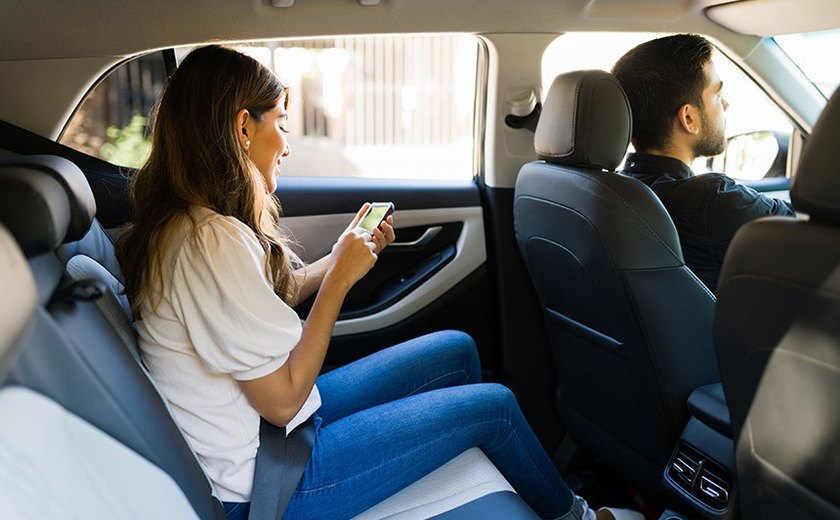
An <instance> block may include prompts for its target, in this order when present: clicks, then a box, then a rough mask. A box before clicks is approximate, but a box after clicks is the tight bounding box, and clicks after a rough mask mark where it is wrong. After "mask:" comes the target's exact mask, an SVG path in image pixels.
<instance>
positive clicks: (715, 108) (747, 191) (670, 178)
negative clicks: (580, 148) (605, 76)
mask: <svg viewBox="0 0 840 520" xmlns="http://www.w3.org/2000/svg"><path fill="white" fill-rule="evenodd" d="M713 50H714V47H713V46H712V44H711V43H709V41H708V40H706V39H705V38H703V37H702V36H697V35H694V34H679V35H676V36H668V37H665V38H659V39H657V40H652V41H649V42H646V43H643V44H641V45H639V46H637V47H635V48H633V49H631V50H630V51H629V52H627V54H625V55H624V56H622V57H621V59H619V60H618V62H617V63H616V64H615V66H614V67H613V71H612V72H613V74H614V75H615V76H616V77H617V78H618V81H619V82H621V85H622V86H623V87H624V90H625V91H626V92H627V97H628V98H629V100H630V107H631V110H632V112H633V135H632V137H631V142H632V143H633V147H634V148H635V149H636V153H631V154H628V155H627V160H626V161H625V166H624V171H623V172H622V173H624V174H625V175H628V176H630V177H633V178H635V179H638V180H640V181H642V182H643V183H645V184H647V185H648V186H649V187H650V188H651V189H652V190H653V192H654V193H656V195H657V196H658V197H659V199H660V200H661V201H662V204H663V205H664V206H665V208H666V209H667V210H668V213H669V214H670V215H671V218H672V219H673V221H674V225H675V226H676V228H677V232H678V233H679V236H680V242H681V244H682V248H683V256H684V258H685V262H686V264H687V265H688V266H689V267H690V268H691V270H692V271H694V273H695V274H696V275H697V277H698V278H700V280H702V281H703V283H704V284H706V286H707V287H708V288H709V290H711V291H712V292H713V293H714V292H715V290H716V288H717V282H718V277H719V276H720V268H721V264H722V263H723V256H724V254H725V253H726V249H727V248H728V247H729V242H730V241H731V240H732V237H733V236H734V235H735V231H737V230H738V228H739V227H741V226H742V225H743V224H745V223H747V222H749V221H751V220H754V219H757V218H759V217H765V216H769V215H786V216H794V212H793V209H791V206H790V204H789V203H787V202H784V201H781V200H777V199H772V198H770V197H767V196H765V195H762V194H760V193H758V192H756V191H755V190H753V189H751V188H749V187H747V186H743V185H741V184H738V183H737V182H735V181H734V180H732V179H731V178H729V177H727V176H726V175H724V174H722V173H706V174H702V175H695V174H694V172H692V170H691V167H690V166H689V165H690V164H691V163H692V162H693V161H694V159H696V158H697V157H704V156H711V155H717V154H719V153H721V152H723V151H724V149H725V148H726V137H725V134H724V127H725V125H726V116H725V112H726V109H727V108H728V107H729V104H728V103H727V102H726V100H725V99H724V98H723V92H722V90H723V82H721V80H720V78H719V77H718V75H717V71H716V70H715V66H714V64H713V63H712V61H711V57H712V52H713Z"/></svg>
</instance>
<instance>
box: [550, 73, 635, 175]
mask: <svg viewBox="0 0 840 520" xmlns="http://www.w3.org/2000/svg"><path fill="white" fill-rule="evenodd" d="M631 130H632V116H631V113H630V103H629V102H628V100H627V95H626V94H625V93H624V89H622V88H621V85H620V84H619V82H618V80H617V79H616V78H615V77H614V76H613V75H612V74H610V73H609V72H604V71H602V70H584V71H575V72H568V73H565V74H561V75H559V76H557V77H556V78H555V79H554V82H553V83H552V84H551V88H550V89H549V91H548V95H547V96H546V99H545V104H544V105H543V109H542V114H541V115H540V120H539V123H538V124H537V131H536V135H535V136H534V148H535V149H536V152H537V155H538V156H539V158H540V159H543V160H545V161H546V162H550V163H554V164H561V165H569V166H577V167H582V168H593V169H603V170H610V171H612V170H615V168H616V167H617V166H618V165H619V164H621V160H622V158H623V157H624V154H625V153H626V152H627V145H628V144H629V143H630V132H631Z"/></svg>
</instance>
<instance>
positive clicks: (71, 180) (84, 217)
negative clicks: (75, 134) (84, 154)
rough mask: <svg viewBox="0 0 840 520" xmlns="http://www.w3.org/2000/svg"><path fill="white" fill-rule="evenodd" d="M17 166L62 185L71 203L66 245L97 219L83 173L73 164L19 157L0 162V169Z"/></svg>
mask: <svg viewBox="0 0 840 520" xmlns="http://www.w3.org/2000/svg"><path fill="white" fill-rule="evenodd" d="M6 166H20V167H24V168H28V169H30V170H37V171H39V172H43V173H45V174H47V175H49V176H50V177H52V178H53V179H55V180H56V181H58V183H59V184H61V186H62V188H63V189H64V190H65V191H66V192H67V198H68V199H69V201H70V225H69V227H68V229H67V235H66V236H65V237H64V241H65V242H75V241H76V240H81V238H82V237H84V236H85V234H86V233H87V232H88V230H89V229H90V226H91V223H92V222H93V219H94V217H95V216H96V200H95V199H94V198H93V192H92V191H91V190H90V184H88V181H87V178H86V177H85V174H84V173H82V170H80V169H79V167H78V166H76V165H75V164H74V163H73V162H72V161H69V160H67V159H65V158H63V157H58V156H55V155H20V156H17V157H10V158H8V159H3V160H2V161H0V168H3V167H6Z"/></svg>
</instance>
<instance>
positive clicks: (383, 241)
mask: <svg viewBox="0 0 840 520" xmlns="http://www.w3.org/2000/svg"><path fill="white" fill-rule="evenodd" d="M368 208H370V202H365V203H364V204H362V207H361V208H360V209H359V211H358V213H356V216H355V217H353V220H351V221H350V225H349V226H347V229H345V230H344V232H345V233H346V232H347V231H350V230H351V229H356V226H358V225H359V222H361V221H362V218H363V217H364V216H365V214H366V213H367V210H368ZM371 235H372V237H373V242H374V244H376V248H375V249H374V250H373V252H374V253H376V254H377V255H378V254H379V253H381V252H382V250H383V249H385V248H386V247H388V244H390V243H392V242H393V241H394V240H396V239H397V235H396V233H395V232H394V216H393V215H389V216H388V218H386V219H385V220H383V221H382V223H381V224H379V227H377V228H374V230H373V232H372V233H371Z"/></svg>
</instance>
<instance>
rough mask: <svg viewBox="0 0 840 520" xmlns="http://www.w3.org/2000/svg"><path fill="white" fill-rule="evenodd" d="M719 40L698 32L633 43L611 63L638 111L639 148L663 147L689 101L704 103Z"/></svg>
mask: <svg viewBox="0 0 840 520" xmlns="http://www.w3.org/2000/svg"><path fill="white" fill-rule="evenodd" d="M713 50H714V46H713V45H712V44H711V43H710V42H709V41H708V40H707V39H706V38H703V37H702V36H699V35H697V34H677V35H674V36H666V37H664V38H658V39H656V40H651V41H649V42H645V43H643V44H641V45H638V46H636V47H634V48H633V49H630V51H628V52H627V54H625V55H624V56H622V57H621V59H619V60H618V61H617V62H616V64H615V66H614V67H613V69H612V73H613V75H615V77H616V78H618V81H619V82H620V83H621V86H622V87H624V91H625V92H626V93H627V98H628V99H629V100H630V109H631V110H632V113H633V135H632V138H631V141H632V143H633V146H634V147H636V149H637V150H648V149H651V148H661V147H663V146H664V145H666V144H667V143H668V140H669V139H670V137H671V122H672V121H673V118H674V115H676V113H677V111H678V110H679V108H680V107H681V106H683V105H685V104H686V103H689V104H692V105H694V106H696V107H699V108H700V109H703V97H702V95H703V88H704V87H705V85H706V81H707V78H706V74H705V72H704V71H703V67H705V66H706V64H707V63H709V61H710V60H711V57H712V51H713Z"/></svg>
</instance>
